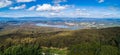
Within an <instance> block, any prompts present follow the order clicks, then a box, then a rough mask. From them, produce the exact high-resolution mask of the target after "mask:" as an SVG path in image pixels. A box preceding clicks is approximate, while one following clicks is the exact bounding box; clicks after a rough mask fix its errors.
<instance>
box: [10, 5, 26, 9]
mask: <svg viewBox="0 0 120 55" xmlns="http://www.w3.org/2000/svg"><path fill="white" fill-rule="evenodd" d="M25 7H26V5H25V4H23V5H21V6H16V7H10V8H9V9H11V10H18V9H24V8H25Z"/></svg>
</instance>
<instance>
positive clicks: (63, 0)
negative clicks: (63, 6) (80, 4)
mask: <svg viewBox="0 0 120 55" xmlns="http://www.w3.org/2000/svg"><path fill="white" fill-rule="evenodd" d="M66 1H67V0H53V3H54V5H59V3H61V2H66Z"/></svg>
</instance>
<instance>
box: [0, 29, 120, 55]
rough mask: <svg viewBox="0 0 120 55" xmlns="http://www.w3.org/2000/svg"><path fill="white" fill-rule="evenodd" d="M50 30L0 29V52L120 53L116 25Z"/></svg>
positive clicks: (27, 54) (39, 54)
mask: <svg viewBox="0 0 120 55" xmlns="http://www.w3.org/2000/svg"><path fill="white" fill-rule="evenodd" d="M46 30H47V31H46ZM48 30H49V31H48ZM51 30H53V29H46V28H44V30H43V29H42V28H28V27H27V28H25V27H24V28H23V27H22V28H14V29H9V30H4V31H1V32H0V54H1V55H44V54H46V55H54V54H58V55H120V27H113V28H103V29H82V30H57V31H56V30H55V29H54V30H53V31H51Z"/></svg>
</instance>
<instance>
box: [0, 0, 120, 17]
mask: <svg viewBox="0 0 120 55" xmlns="http://www.w3.org/2000/svg"><path fill="white" fill-rule="evenodd" d="M0 17H70V18H78V17H84V18H120V0H0Z"/></svg>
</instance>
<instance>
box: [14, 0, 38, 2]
mask: <svg viewBox="0 0 120 55" xmlns="http://www.w3.org/2000/svg"><path fill="white" fill-rule="evenodd" d="M16 1H17V2H32V1H36V0H16Z"/></svg>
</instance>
